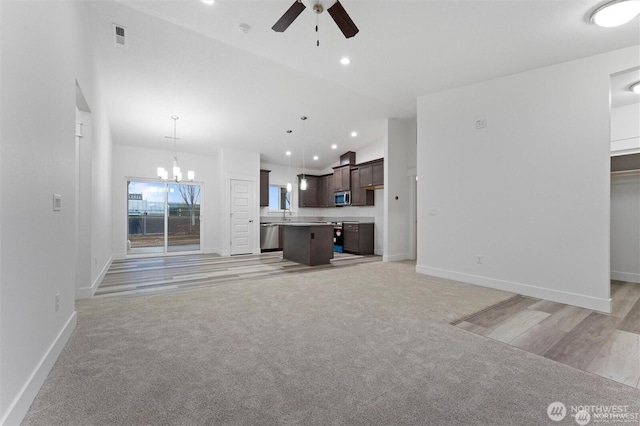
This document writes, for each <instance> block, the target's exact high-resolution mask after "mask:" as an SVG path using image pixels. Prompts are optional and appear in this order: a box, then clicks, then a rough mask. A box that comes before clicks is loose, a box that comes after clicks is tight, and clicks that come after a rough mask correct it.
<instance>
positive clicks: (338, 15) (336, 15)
mask: <svg viewBox="0 0 640 426" xmlns="http://www.w3.org/2000/svg"><path fill="white" fill-rule="evenodd" d="M327 11H328V12H329V15H331V17H332V18H333V20H334V21H336V25H338V28H340V31H342V34H344V36H345V37H346V38H351V37H353V36H354V35H356V34H358V31H360V30H359V29H358V27H356V24H354V23H353V21H352V20H351V17H350V16H349V14H348V13H347V11H346V10H344V7H342V5H341V4H340V1H336V2H335V3H334V5H333V6H331V7H330V8H329V9H327Z"/></svg>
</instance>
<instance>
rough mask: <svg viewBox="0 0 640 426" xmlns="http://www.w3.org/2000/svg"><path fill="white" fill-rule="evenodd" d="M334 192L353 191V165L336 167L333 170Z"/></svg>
mask: <svg viewBox="0 0 640 426" xmlns="http://www.w3.org/2000/svg"><path fill="white" fill-rule="evenodd" d="M333 190H334V191H350V190H351V165H350V164H347V165H346V166H340V167H334V169H333Z"/></svg>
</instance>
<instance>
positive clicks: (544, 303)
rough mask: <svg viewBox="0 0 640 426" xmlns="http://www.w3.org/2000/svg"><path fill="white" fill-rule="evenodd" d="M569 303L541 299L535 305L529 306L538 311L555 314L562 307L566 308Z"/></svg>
mask: <svg viewBox="0 0 640 426" xmlns="http://www.w3.org/2000/svg"><path fill="white" fill-rule="evenodd" d="M565 306H567V305H564V304H562V303H557V302H550V301H548V300H541V301H539V302H537V303H534V304H533V305H531V306H529V309H534V310H536V311H542V312H546V313H548V314H555V313H556V312H558V311H559V310H560V309H562V308H564V307H565Z"/></svg>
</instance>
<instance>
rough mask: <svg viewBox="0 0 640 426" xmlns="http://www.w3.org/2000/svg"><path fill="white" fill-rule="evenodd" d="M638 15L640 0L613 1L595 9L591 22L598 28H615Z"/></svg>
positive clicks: (639, 12)
mask: <svg viewBox="0 0 640 426" xmlns="http://www.w3.org/2000/svg"><path fill="white" fill-rule="evenodd" d="M638 15H640V0H614V1H611V2H609V3H607V4H604V5H602V6H600V7H599V8H597V9H596V10H595V11H594V12H593V13H592V14H591V22H593V23H594V24H596V25H598V26H600V27H606V28H610V27H617V26H620V25H623V24H626V23H627V22H629V21H631V20H632V19H633V18H635V17H636V16H638Z"/></svg>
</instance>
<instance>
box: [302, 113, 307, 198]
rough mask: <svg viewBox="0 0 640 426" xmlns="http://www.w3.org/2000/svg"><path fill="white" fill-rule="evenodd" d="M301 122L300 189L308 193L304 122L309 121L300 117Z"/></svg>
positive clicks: (305, 117)
mask: <svg viewBox="0 0 640 426" xmlns="http://www.w3.org/2000/svg"><path fill="white" fill-rule="evenodd" d="M300 120H302V179H301V180H300V189H301V190H302V191H306V190H307V178H306V176H305V174H304V140H305V135H306V132H305V128H304V122H305V121H306V120H307V116H305V115H303V116H302V117H300Z"/></svg>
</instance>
